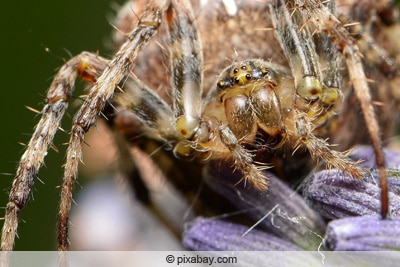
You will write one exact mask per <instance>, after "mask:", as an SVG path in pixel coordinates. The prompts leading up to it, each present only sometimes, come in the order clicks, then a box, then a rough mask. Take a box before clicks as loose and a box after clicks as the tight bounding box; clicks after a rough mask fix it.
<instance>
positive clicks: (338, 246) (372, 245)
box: [325, 216, 400, 251]
mask: <svg viewBox="0 0 400 267" xmlns="http://www.w3.org/2000/svg"><path fill="white" fill-rule="evenodd" d="M325 245H326V247H327V248H329V249H331V250H352V251H353V250H357V251H378V250H399V248H400V217H392V218H388V219H386V220H382V219H381V218H380V217H379V216H359V217H348V218H344V219H339V220H333V221H331V222H330V223H329V224H328V228H327V230H326V235H325Z"/></svg>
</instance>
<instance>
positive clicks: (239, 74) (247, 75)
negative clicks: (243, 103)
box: [230, 65, 253, 85]
mask: <svg viewBox="0 0 400 267" xmlns="http://www.w3.org/2000/svg"><path fill="white" fill-rule="evenodd" d="M251 72H252V68H251V67H250V66H249V65H242V66H240V68H238V67H236V68H234V69H233V70H232V71H231V73H230V76H231V80H232V81H233V82H234V83H235V84H240V85H245V84H247V83H248V82H249V81H250V80H251V79H252V78H253V75H252V73H251Z"/></svg>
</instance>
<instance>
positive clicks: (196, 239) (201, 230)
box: [183, 218, 300, 251]
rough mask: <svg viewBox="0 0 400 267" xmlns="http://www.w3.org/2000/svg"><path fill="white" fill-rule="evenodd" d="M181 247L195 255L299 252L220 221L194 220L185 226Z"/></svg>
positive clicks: (267, 236)
mask: <svg viewBox="0 0 400 267" xmlns="http://www.w3.org/2000/svg"><path fill="white" fill-rule="evenodd" d="M187 226H188V228H187V229H186V231H185V233H184V238H183V245H184V246H185V247H186V248H188V249H190V250H196V251H228V250H229V251H269V250H293V251H294V250H300V248H299V247H298V246H295V245H294V244H291V243H290V242H287V241H285V240H283V239H280V238H278V237H275V236H273V235H271V234H267V233H265V232H262V231H259V230H255V229H253V230H251V231H250V232H248V233H247V234H246V235H243V234H244V233H246V231H247V230H248V227H246V226H243V225H239V224H234V223H229V222H224V221H220V220H212V219H203V218H197V219H196V220H195V221H193V222H192V223H190V224H189V225H187Z"/></svg>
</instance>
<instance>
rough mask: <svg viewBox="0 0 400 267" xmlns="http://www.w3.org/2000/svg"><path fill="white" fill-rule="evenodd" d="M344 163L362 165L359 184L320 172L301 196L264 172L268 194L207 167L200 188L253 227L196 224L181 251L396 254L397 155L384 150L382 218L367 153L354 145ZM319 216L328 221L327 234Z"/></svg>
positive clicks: (399, 216)
mask: <svg viewBox="0 0 400 267" xmlns="http://www.w3.org/2000/svg"><path fill="white" fill-rule="evenodd" d="M350 157H351V158H352V159H354V160H355V161H357V160H359V159H361V160H363V162H362V163H361V166H362V167H364V168H366V174H367V175H366V177H364V179H360V180H357V179H355V178H353V177H350V176H349V175H347V174H346V173H344V172H343V171H339V170H336V169H332V170H323V171H319V172H316V173H313V174H312V175H310V176H309V177H307V179H306V180H305V182H304V183H303V184H302V186H301V191H302V192H301V193H302V194H303V195H300V194H299V193H298V192H297V191H296V190H293V189H292V188H291V187H290V186H288V185H286V184H285V183H283V182H282V181H280V180H279V179H278V178H277V177H275V176H274V175H273V174H271V173H269V172H264V174H265V175H266V176H267V177H268V178H269V190H268V191H267V192H260V191H258V190H256V189H253V188H251V187H250V186H246V184H245V182H244V181H243V180H242V177H243V176H242V174H241V173H240V172H239V171H235V170H232V168H231V167H230V166H229V165H226V164H223V163H221V162H219V163H218V162H213V163H211V164H210V165H209V167H208V168H207V169H206V172H205V177H206V182H207V184H208V185H209V186H210V187H211V188H213V189H214V190H215V191H217V192H218V193H219V194H221V195H222V196H224V197H226V198H227V199H228V200H229V201H231V202H232V203H233V204H234V205H236V207H237V208H238V210H239V211H240V212H241V213H243V217H245V215H248V216H249V217H250V218H252V220H253V221H252V222H250V224H249V225H250V226H244V225H238V224H233V223H228V222H225V221H220V220H211V219H197V220H195V221H194V222H193V223H191V224H190V225H189V226H188V228H187V230H186V232H185V236H184V241H183V243H184V246H185V247H187V248H189V249H192V250H296V249H305V250H314V251H316V250H317V249H319V248H320V247H321V245H322V242H323V244H324V245H325V246H326V247H322V248H326V249H329V250H362V251H366V250H400V179H399V177H400V170H399V168H400V154H398V153H395V152H392V151H390V150H385V157H386V161H387V168H388V169H387V172H388V176H389V177H388V184H389V199H390V210H389V218H388V219H387V220H382V219H381V218H380V216H379V214H380V209H381V202H380V191H381V190H380V187H379V177H378V174H377V171H376V169H374V166H375V162H374V160H375V159H374V153H373V151H372V149H371V148H370V147H366V146H363V147H359V148H357V149H355V150H354V151H353V152H352V153H351V155H350ZM228 215H229V214H228ZM354 216H358V217H354ZM322 217H325V220H326V221H329V220H330V222H329V224H328V228H327V229H326V226H325V220H324V219H322ZM340 218H343V219H340ZM256 227H257V229H255V228H256ZM323 236H325V237H324V238H322V237H323ZM322 240H323V241H322Z"/></svg>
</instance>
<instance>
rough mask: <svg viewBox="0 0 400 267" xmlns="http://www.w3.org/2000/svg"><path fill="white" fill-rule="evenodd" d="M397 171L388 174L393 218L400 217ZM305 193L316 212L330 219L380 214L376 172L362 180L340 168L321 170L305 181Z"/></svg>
mask: <svg viewBox="0 0 400 267" xmlns="http://www.w3.org/2000/svg"><path fill="white" fill-rule="evenodd" d="M396 172H398V171H396V170H389V171H388V175H389V176H388V187H389V199H390V208H389V214H390V215H391V216H399V215H400V179H399V178H398V177H397V175H398V174H396ZM393 174H396V175H393ZM303 194H304V197H305V198H306V199H307V201H308V202H309V203H310V205H311V206H312V207H314V209H315V210H318V211H319V212H320V213H321V215H323V216H324V217H327V218H331V219H336V218H343V217H349V216H357V215H358V216H361V215H372V214H380V211H381V198H380V195H381V189H380V187H379V175H378V173H377V172H376V171H375V170H373V171H372V172H371V173H370V174H369V175H368V176H366V177H364V179H360V180H357V179H355V178H353V177H351V176H349V175H348V174H346V173H344V172H343V171H340V170H337V169H333V170H324V171H320V172H317V173H315V174H312V175H311V176H309V177H308V178H307V179H306V182H305V184H304V190H303Z"/></svg>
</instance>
